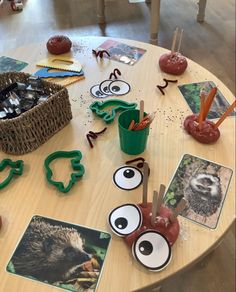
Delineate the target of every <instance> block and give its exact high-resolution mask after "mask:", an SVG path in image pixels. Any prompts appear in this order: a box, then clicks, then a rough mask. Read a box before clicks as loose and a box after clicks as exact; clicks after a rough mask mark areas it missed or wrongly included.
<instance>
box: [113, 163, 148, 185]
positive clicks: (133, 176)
mask: <svg viewBox="0 0 236 292" xmlns="http://www.w3.org/2000/svg"><path fill="white" fill-rule="evenodd" d="M142 181H143V174H142V172H141V171H140V170H139V169H137V168H136V167H133V166H122V167H120V168H118V169H117V170H116V172H115V173H114V174H113V182H114V183H115V185H116V186H117V187H118V188H120V189H122V190H133V189H136V188H137V187H139V186H140V185H141V183H142Z"/></svg>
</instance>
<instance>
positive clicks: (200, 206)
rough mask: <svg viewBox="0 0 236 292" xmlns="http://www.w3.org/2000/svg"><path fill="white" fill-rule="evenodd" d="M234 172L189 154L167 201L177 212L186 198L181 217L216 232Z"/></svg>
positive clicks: (169, 189) (169, 191) (173, 180)
mask: <svg viewBox="0 0 236 292" xmlns="http://www.w3.org/2000/svg"><path fill="white" fill-rule="evenodd" d="M232 173H233V171H232V170H231V169H229V168H227V167H225V166H222V165H220V164H216V163H214V162H211V161H208V160H204V159H202V158H199V157H195V156H192V155H189V154H185V155H184V156H183V158H182V160H181V162H180V164H179V166H178V168H177V170H176V172H175V174H174V176H173V178H172V180H171V183H170V185H169V187H168V190H167V192H166V195H165V198H164V201H165V204H166V205H167V207H169V208H175V207H176V206H177V204H178V202H179V201H180V200H181V199H182V198H183V197H184V198H185V199H186V200H187V202H188V204H187V207H186V208H185V209H184V210H183V211H182V213H181V215H182V216H183V217H186V218H188V219H190V220H192V221H195V222H197V223H200V224H202V225H204V226H206V227H209V228H211V229H214V228H216V226H217V224H218V220H219V217H220V213H221V209H222V207H223V204H224V200H225V196H226V193H227V190H228V187H229V184H230V180H231V177H232Z"/></svg>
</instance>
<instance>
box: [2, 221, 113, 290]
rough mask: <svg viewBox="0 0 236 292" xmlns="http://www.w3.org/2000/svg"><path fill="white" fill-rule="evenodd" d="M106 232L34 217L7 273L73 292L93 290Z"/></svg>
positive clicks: (106, 242)
mask: <svg viewBox="0 0 236 292" xmlns="http://www.w3.org/2000/svg"><path fill="white" fill-rule="evenodd" d="M109 242H110V235H109V234H108V233H104V232H100V231H98V230H93V229H89V228H85V227H81V226H77V225H72V224H69V223H65V222H60V221H56V220H53V219H49V218H45V217H40V216H34V217H33V218H32V220H31V222H30V224H29V226H28V227H27V229H26V231H25V233H24V235H23V237H22V239H21V240H20V242H19V244H18V246H17V248H16V250H15V252H14V254H13V256H12V258H11V260H10V262H9V264H8V266H7V271H8V272H11V273H14V274H17V275H21V276H25V277H28V278H30V279H34V280H38V281H42V282H44V283H48V284H51V285H55V286H58V287H61V288H64V289H66V290H69V291H76V292H84V291H86V292H92V291H95V290H96V286H97V283H98V279H99V276H100V273H101V269H102V265H103V262H104V259H105V255H106V252H107V248H108V245H109Z"/></svg>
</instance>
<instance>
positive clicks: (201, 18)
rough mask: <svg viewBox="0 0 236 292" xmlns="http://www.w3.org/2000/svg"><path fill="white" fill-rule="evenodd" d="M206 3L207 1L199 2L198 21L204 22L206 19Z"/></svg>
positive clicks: (200, 0) (201, 0)
mask: <svg viewBox="0 0 236 292" xmlns="http://www.w3.org/2000/svg"><path fill="white" fill-rule="evenodd" d="M206 2H207V0H199V2H198V6H199V8H198V15H197V21H198V22H203V21H204V18H205V9H206Z"/></svg>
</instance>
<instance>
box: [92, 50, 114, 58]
mask: <svg viewBox="0 0 236 292" xmlns="http://www.w3.org/2000/svg"><path fill="white" fill-rule="evenodd" d="M92 53H93V54H94V55H95V56H96V58H97V57H100V58H101V59H102V58H103V55H104V54H106V55H107V56H108V57H111V55H110V54H109V53H108V51H106V50H102V51H97V52H96V50H92Z"/></svg>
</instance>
